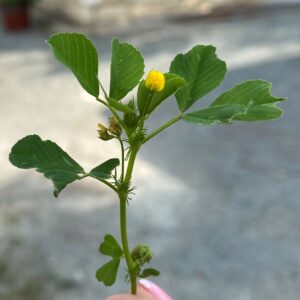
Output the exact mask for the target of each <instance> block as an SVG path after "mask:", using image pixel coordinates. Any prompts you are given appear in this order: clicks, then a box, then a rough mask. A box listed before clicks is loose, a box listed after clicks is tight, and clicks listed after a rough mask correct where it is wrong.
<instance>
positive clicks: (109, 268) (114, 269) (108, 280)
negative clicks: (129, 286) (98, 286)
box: [96, 258, 120, 286]
mask: <svg viewBox="0 0 300 300" xmlns="http://www.w3.org/2000/svg"><path fill="white" fill-rule="evenodd" d="M119 265H120V259H119V258H114V259H112V260H111V261H109V262H108V263H106V264H105V265H103V266H102V267H101V268H100V269H98V271H97V273H96V278H97V279H98V281H102V282H103V283H104V285H105V286H111V285H113V284H114V283H115V281H116V278H117V274H118V269H119Z"/></svg>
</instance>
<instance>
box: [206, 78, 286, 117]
mask: <svg viewBox="0 0 300 300" xmlns="http://www.w3.org/2000/svg"><path fill="white" fill-rule="evenodd" d="M271 88H272V84H271V83H270V82H268V81H264V80H249V81H246V82H243V83H241V84H238V85H236V86H235V87H233V88H232V89H230V90H228V91H227V92H225V93H223V94H222V95H220V96H219V97H218V98H217V99H216V100H215V101H214V102H213V103H212V105H211V106H216V105H226V104H242V105H246V106H247V113H245V114H236V115H235V116H234V117H233V119H234V120H240V121H262V120H272V119H276V118H278V117H280V116H281V115H282V111H281V110H280V109H279V108H278V107H277V106H276V102H280V101H283V100H285V99H284V98H278V97H274V96H272V94H271Z"/></svg>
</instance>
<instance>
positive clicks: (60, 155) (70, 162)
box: [9, 135, 85, 197]
mask: <svg viewBox="0 0 300 300" xmlns="http://www.w3.org/2000/svg"><path fill="white" fill-rule="evenodd" d="M9 160H10V162H11V163H12V164H13V165H14V166H16V167H18V168H22V169H30V168H35V169H36V170H37V171H38V172H40V173H43V174H44V176H45V177H46V178H48V179H51V180H52V182H53V184H54V195H55V196H56V197H57V196H58V194H59V192H60V191H61V190H62V189H64V188H65V186H66V185H67V184H69V183H71V182H73V181H74V180H76V179H80V178H81V176H82V175H84V174H85V172H84V170H83V168H82V167H81V166H80V165H79V164H78V163H77V162H76V161H75V160H74V159H72V158H71V157H70V156H69V155H68V154H67V153H66V152H65V151H63V150H62V149H61V148H60V147H59V146H58V145H56V144H55V143H53V142H51V141H48V140H47V141H43V140H42V139H41V138H40V137H39V136H38V135H28V136H26V137H24V138H23V139H21V140H19V141H18V142H17V143H16V144H15V145H14V146H13V147H12V149H11V153H10V155H9Z"/></svg>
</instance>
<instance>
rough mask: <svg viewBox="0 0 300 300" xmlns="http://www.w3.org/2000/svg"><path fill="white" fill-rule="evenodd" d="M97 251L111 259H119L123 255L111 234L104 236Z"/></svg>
mask: <svg viewBox="0 0 300 300" xmlns="http://www.w3.org/2000/svg"><path fill="white" fill-rule="evenodd" d="M99 251H100V252H101V253H102V254H104V255H108V256H111V257H113V258H120V257H121V256H122V255H123V250H122V248H121V246H120V245H119V243H118V242H117V240H116V239H115V238H114V237H113V236H112V235H111V234H107V235H105V237H104V241H103V242H102V243H101V244H100V247H99Z"/></svg>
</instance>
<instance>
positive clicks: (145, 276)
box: [139, 268, 160, 278]
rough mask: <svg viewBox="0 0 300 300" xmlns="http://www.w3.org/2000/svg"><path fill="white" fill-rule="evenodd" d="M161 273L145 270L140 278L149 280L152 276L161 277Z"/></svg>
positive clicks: (154, 270) (150, 269) (151, 269)
mask: <svg viewBox="0 0 300 300" xmlns="http://www.w3.org/2000/svg"><path fill="white" fill-rule="evenodd" d="M159 275H160V272H159V271H158V270H156V269H153V268H148V269H145V270H143V272H142V273H141V274H140V275H139V277H140V278H147V277H150V276H159Z"/></svg>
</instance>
